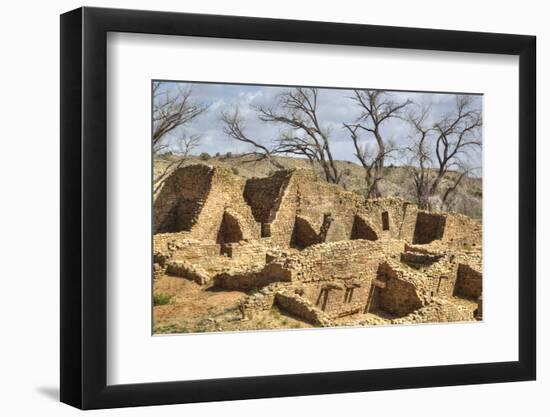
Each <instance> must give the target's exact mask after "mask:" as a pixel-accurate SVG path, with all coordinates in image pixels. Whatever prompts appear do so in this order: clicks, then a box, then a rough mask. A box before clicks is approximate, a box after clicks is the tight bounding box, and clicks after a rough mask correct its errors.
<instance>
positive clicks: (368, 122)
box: [344, 90, 412, 198]
mask: <svg viewBox="0 0 550 417" xmlns="http://www.w3.org/2000/svg"><path fill="white" fill-rule="evenodd" d="M351 99H352V100H353V101H355V102H356V103H357V105H358V106H359V107H360V108H361V114H360V115H359V117H358V118H357V120H356V122H355V124H346V123H344V127H345V128H346V129H347V130H348V131H349V132H350V137H351V140H352V142H353V145H354V147H355V156H356V157H357V159H358V160H359V162H360V163H361V165H362V166H363V168H364V169H365V180H366V182H367V190H366V193H365V194H366V197H367V198H372V197H380V190H379V187H378V184H379V182H380V181H381V180H382V179H383V178H384V164H385V161H386V158H387V157H388V156H389V155H390V154H392V153H393V152H395V151H396V150H397V148H396V147H395V145H394V144H393V143H392V142H391V141H390V140H388V139H386V138H384V137H383V134H382V130H381V127H382V125H383V124H384V123H385V122H386V121H387V120H390V119H392V118H400V117H401V112H402V111H403V109H404V108H405V107H406V106H408V105H409V104H411V103H412V102H411V101H410V100H405V101H402V102H396V101H394V100H392V98H391V94H389V93H387V92H385V91H381V90H354V96H353V97H351ZM360 130H362V131H364V132H365V133H366V134H367V136H371V137H372V138H374V140H375V146H374V148H375V149H374V150H373V147H372V146H369V145H367V144H361V143H360V137H359V134H358V133H359V131H360Z"/></svg>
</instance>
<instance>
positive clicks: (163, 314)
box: [153, 275, 312, 334]
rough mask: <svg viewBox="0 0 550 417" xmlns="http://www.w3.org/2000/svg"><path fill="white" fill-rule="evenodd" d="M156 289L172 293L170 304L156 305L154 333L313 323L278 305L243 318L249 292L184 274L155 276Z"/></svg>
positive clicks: (265, 327) (268, 327) (293, 325)
mask: <svg viewBox="0 0 550 417" xmlns="http://www.w3.org/2000/svg"><path fill="white" fill-rule="evenodd" d="M154 293H155V294H165V295H169V296H171V298H170V302H169V303H168V304H166V305H157V306H154V307H153V323H154V328H153V331H154V333H155V334H160V333H200V332H215V331H235V330H263V329H285V328H286V329H293V328H306V327H309V328H310V327H312V326H311V325H310V324H309V323H307V322H304V321H303V320H300V319H299V318H297V317H292V316H289V315H288V314H286V313H284V312H281V311H280V310H279V309H277V308H276V307H274V308H272V309H271V310H270V311H267V312H265V313H263V314H258V315H256V316H255V317H254V318H253V319H250V320H245V321H243V320H241V313H240V311H239V307H238V305H239V301H240V300H241V299H243V298H245V297H246V293H244V292H240V291H216V290H203V289H201V287H200V286H199V285H198V284H196V283H194V282H192V281H189V280H186V279H184V278H178V277H171V276H166V275H164V276H161V277H159V278H157V279H155V283H154Z"/></svg>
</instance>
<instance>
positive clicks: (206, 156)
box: [199, 152, 210, 161]
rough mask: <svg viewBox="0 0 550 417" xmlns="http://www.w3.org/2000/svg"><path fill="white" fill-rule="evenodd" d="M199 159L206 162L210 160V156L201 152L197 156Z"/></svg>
mask: <svg viewBox="0 0 550 417" xmlns="http://www.w3.org/2000/svg"><path fill="white" fill-rule="evenodd" d="M199 158H200V159H201V160H202V161H208V160H209V159H210V154H209V153H208V152H203V153H201V154H200V155H199Z"/></svg>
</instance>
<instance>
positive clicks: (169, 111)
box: [152, 81, 208, 153]
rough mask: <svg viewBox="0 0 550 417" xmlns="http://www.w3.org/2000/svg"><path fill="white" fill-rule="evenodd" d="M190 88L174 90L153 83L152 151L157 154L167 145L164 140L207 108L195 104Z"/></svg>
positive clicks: (177, 87) (178, 87)
mask: <svg viewBox="0 0 550 417" xmlns="http://www.w3.org/2000/svg"><path fill="white" fill-rule="evenodd" d="M192 94H193V91H192V90H191V88H183V87H181V86H179V85H178V86H176V88H175V89H166V88H163V87H162V83H161V82H159V81H155V82H153V135H152V136H153V137H152V140H153V151H154V152H155V153H159V152H160V151H162V150H164V149H166V148H167V147H168V144H166V143H164V140H165V139H166V138H167V137H168V135H170V134H173V133H175V132H176V130H178V129H179V128H181V127H182V126H184V125H186V124H188V123H189V122H191V121H192V120H193V119H195V118H196V117H198V116H200V115H201V114H203V113H204V112H205V111H206V110H207V109H208V106H207V105H204V104H199V103H195V102H194V101H193V99H192Z"/></svg>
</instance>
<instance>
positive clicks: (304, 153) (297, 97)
mask: <svg viewBox="0 0 550 417" xmlns="http://www.w3.org/2000/svg"><path fill="white" fill-rule="evenodd" d="M318 108H319V92H318V90H317V89H316V88H295V89H292V90H288V91H286V92H284V93H282V94H280V95H279V96H278V97H277V101H276V103H275V105H274V106H271V107H264V106H259V107H256V110H257V112H258V115H259V118H260V120H262V121H264V122H271V123H277V124H280V125H282V126H284V127H285V128H286V130H285V131H284V133H283V134H282V135H281V137H280V138H279V139H278V140H277V143H276V148H275V151H276V152H277V153H281V154H292V155H298V156H301V157H306V158H307V159H308V160H309V162H310V163H311V164H315V163H318V164H319V165H320V166H321V169H322V170H323V174H324V177H325V179H326V181H327V182H330V183H333V184H338V183H339V182H340V179H341V173H339V172H338V168H337V167H336V163H335V161H334V158H333V156H332V150H331V147H330V132H329V130H328V129H327V128H324V127H323V126H322V124H321V122H320V120H319V118H318Z"/></svg>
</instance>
